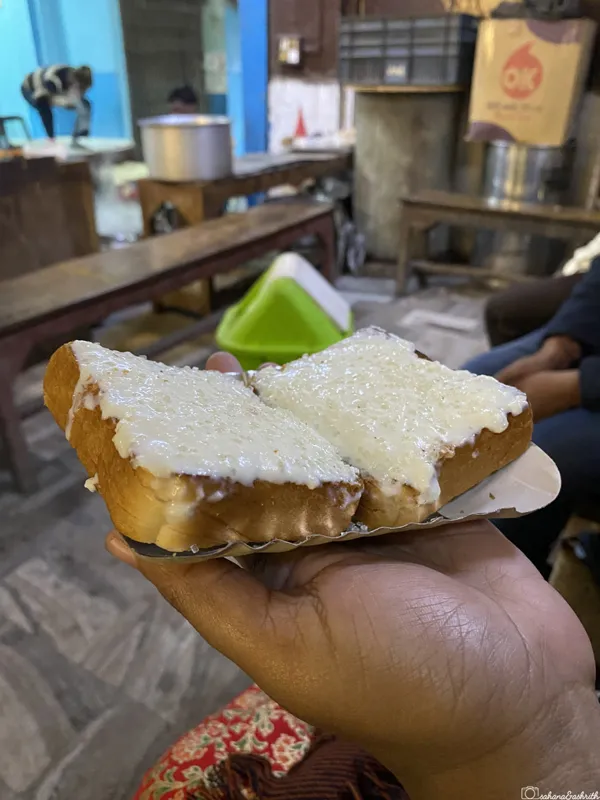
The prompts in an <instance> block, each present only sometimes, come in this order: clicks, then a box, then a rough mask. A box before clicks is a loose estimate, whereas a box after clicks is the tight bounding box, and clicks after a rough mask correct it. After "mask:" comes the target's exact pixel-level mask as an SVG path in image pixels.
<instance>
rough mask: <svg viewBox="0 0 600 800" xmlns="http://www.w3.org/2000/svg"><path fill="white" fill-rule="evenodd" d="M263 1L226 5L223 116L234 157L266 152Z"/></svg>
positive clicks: (265, 18)
mask: <svg viewBox="0 0 600 800" xmlns="http://www.w3.org/2000/svg"><path fill="white" fill-rule="evenodd" d="M268 31H269V28H268V10H267V0H239V4H238V6H237V7H236V6H235V5H234V4H232V3H231V2H226V9H225V48H226V55H227V112H228V115H229V116H230V117H231V122H232V135H233V138H234V141H235V151H236V155H238V156H239V155H243V154H244V153H258V152H262V151H264V150H266V149H267V125H268V122H267V90H268V77H269V76H268Z"/></svg>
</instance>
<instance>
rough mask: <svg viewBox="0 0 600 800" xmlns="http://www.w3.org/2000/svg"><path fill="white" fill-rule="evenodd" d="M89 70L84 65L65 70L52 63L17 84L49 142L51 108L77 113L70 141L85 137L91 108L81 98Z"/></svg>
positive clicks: (88, 83)
mask: <svg viewBox="0 0 600 800" xmlns="http://www.w3.org/2000/svg"><path fill="white" fill-rule="evenodd" d="M92 82H93V79H92V70H91V69H90V68H89V67H87V66H82V67H76V68H75V67H67V66H65V65H64V64H55V65H54V66H51V67H39V68H38V69H36V70H34V71H33V72H30V73H29V74H28V75H27V76H26V77H25V80H24V81H23V83H22V85H21V92H22V94H23V97H24V98H25V100H26V101H27V102H28V103H29V105H30V106H31V107H32V108H35V110H36V111H37V112H38V114H39V115H40V118H41V120H42V125H43V126H44V130H45V131H46V136H47V137H48V138H49V139H54V114H53V111H52V107H53V106H62V107H63V108H72V109H75V110H76V111H77V117H76V120H75V127H74V129H73V140H74V141H75V140H77V139H78V138H79V137H81V136H89V134H90V120H91V112H92V105H91V103H90V101H89V100H88V99H87V98H86V97H85V94H86V92H87V91H88V90H89V89H90V88H91V86H92Z"/></svg>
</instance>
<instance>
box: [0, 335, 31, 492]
mask: <svg viewBox="0 0 600 800" xmlns="http://www.w3.org/2000/svg"><path fill="white" fill-rule="evenodd" d="M11 345H12V342H10V341H9V342H6V343H5V346H6V349H7V352H6V353H3V354H2V358H0V433H1V434H2V438H3V440H4V442H5V443H6V449H7V452H8V460H9V463H10V468H11V471H12V474H13V477H14V480H15V483H16V485H17V488H18V489H19V491H21V492H24V493H26V494H28V493H30V492H32V491H33V490H34V489H35V487H36V481H35V476H34V474H33V470H32V466H31V460H30V457H29V452H28V450H27V442H26V441H25V436H24V435H23V427H22V424H21V418H20V416H19V412H18V410H17V406H16V404H15V397H14V388H13V387H14V382H15V379H16V377H17V375H18V374H19V372H20V370H21V367H22V366H23V364H24V362H25V358H26V357H27V351H28V348H27V349H25V348H24V347H20V346H18V344H17V343H15V345H16V346H15V349H14V350H12V352H11V349H12V348H11Z"/></svg>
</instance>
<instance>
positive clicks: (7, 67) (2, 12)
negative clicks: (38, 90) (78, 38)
mask: <svg viewBox="0 0 600 800" xmlns="http://www.w3.org/2000/svg"><path fill="white" fill-rule="evenodd" d="M36 64H37V61H36V51H35V41H34V37H33V31H32V29H31V23H30V18H29V8H28V6H27V2H26V0H3V2H2V4H1V5H0V114H2V115H11V114H18V115H20V116H22V117H25V119H26V120H27V119H28V109H29V106H28V105H27V103H26V102H25V101H24V100H23V98H22V96H21V82H22V80H23V78H24V77H25V75H26V74H27V73H28V72H29V71H30V70H31V69H32V67H34V66H35V65H36ZM8 133H9V135H10V134H11V133H12V129H11V130H9V131H8ZM19 135H20V131H19Z"/></svg>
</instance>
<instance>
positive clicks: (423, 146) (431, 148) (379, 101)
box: [355, 92, 461, 260]
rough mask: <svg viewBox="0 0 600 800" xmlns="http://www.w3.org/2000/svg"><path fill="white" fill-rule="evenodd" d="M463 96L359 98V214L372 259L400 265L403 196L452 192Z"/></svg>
mask: <svg viewBox="0 0 600 800" xmlns="http://www.w3.org/2000/svg"><path fill="white" fill-rule="evenodd" d="M460 104H461V94H460V93H416V92H415V93H412V92H411V93H409V92H406V93H404V92H402V93H399V92H398V93H392V92H390V93H387V92H386V93H383V92H382V93H370V92H369V93H366V92H357V95H356V165H355V210H356V218H357V222H358V226H359V229H360V230H361V231H362V232H363V233H364V234H365V236H366V240H367V250H368V252H369V254H370V255H371V256H372V257H373V258H376V259H380V260H395V259H396V257H397V254H398V242H399V240H398V231H399V220H400V206H399V200H400V198H401V196H402V195H405V194H409V193H411V192H415V191H420V190H422V189H442V190H449V189H450V188H451V187H452V171H453V164H454V154H455V149H456V148H455V143H456V137H457V127H458V119H459V110H460Z"/></svg>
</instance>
